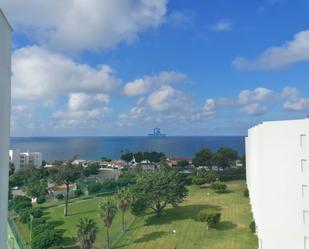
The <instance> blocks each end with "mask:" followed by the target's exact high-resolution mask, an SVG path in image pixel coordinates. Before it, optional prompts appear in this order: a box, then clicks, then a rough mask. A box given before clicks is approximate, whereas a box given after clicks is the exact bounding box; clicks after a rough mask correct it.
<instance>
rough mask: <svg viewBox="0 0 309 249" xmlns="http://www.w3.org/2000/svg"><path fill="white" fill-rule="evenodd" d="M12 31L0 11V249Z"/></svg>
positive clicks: (3, 225) (5, 196)
mask: <svg viewBox="0 0 309 249" xmlns="http://www.w3.org/2000/svg"><path fill="white" fill-rule="evenodd" d="M11 36H12V29H11V27H10V25H9V23H8V21H7V19H6V17H5V16H4V14H3V12H2V10H1V9H0V190H1V191H0V202H1V205H0V249H5V248H6V246H7V244H6V243H7V227H6V224H7V210H8V206H7V205H8V175H9V167H8V166H9V155H8V148H9V136H10V109H11V107H10V103H11V100H10V96H11Z"/></svg>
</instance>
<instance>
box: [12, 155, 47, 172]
mask: <svg viewBox="0 0 309 249" xmlns="http://www.w3.org/2000/svg"><path fill="white" fill-rule="evenodd" d="M42 157H43V156H42V153H41V152H30V151H27V152H20V150H10V151H9V160H10V162H11V163H13V164H14V167H15V171H16V172H17V171H18V170H20V169H22V168H24V167H26V166H34V167H36V168H38V167H41V166H42V161H43V160H42Z"/></svg>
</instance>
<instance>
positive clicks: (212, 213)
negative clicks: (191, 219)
mask: <svg viewBox="0 0 309 249" xmlns="http://www.w3.org/2000/svg"><path fill="white" fill-rule="evenodd" d="M220 219H221V213H220V211H218V210H217V209H215V208H207V209H204V210H202V211H200V212H199V213H198V215H197V220H198V221H201V222H207V230H208V228H215V227H216V226H217V225H218V224H219V222H220Z"/></svg>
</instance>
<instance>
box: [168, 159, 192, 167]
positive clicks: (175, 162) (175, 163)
mask: <svg viewBox="0 0 309 249" xmlns="http://www.w3.org/2000/svg"><path fill="white" fill-rule="evenodd" d="M181 161H187V162H188V163H189V167H192V158H190V157H169V158H167V163H168V165H169V166H170V167H176V166H178V163H179V162H181Z"/></svg>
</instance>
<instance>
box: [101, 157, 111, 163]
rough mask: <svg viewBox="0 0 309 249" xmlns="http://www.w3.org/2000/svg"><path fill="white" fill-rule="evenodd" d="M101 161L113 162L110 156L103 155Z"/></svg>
mask: <svg viewBox="0 0 309 249" xmlns="http://www.w3.org/2000/svg"><path fill="white" fill-rule="evenodd" d="M101 161H106V162H111V161H112V159H110V158H108V157H105V156H102V157H101Z"/></svg>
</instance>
